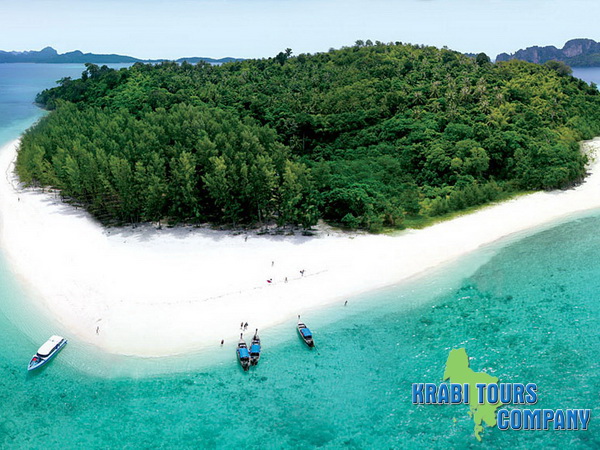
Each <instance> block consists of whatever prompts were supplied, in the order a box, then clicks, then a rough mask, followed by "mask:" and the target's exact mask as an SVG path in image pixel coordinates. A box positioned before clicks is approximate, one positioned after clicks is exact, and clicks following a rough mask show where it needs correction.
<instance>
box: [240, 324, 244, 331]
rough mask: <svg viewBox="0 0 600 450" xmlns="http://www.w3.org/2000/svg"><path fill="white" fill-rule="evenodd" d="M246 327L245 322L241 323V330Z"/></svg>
mask: <svg viewBox="0 0 600 450" xmlns="http://www.w3.org/2000/svg"><path fill="white" fill-rule="evenodd" d="M243 329H244V322H242V323H240V330H243Z"/></svg>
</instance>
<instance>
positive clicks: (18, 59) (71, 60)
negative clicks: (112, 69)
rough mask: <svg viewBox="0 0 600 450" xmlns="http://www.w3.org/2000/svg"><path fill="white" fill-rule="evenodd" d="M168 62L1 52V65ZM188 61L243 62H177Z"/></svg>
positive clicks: (52, 51) (52, 52)
mask: <svg viewBox="0 0 600 450" xmlns="http://www.w3.org/2000/svg"><path fill="white" fill-rule="evenodd" d="M162 61H167V60H166V59H155V60H149V59H139V58H134V57H132V56H124V55H114V54H110V55H103V54H96V53H83V52H81V51H79V50H75V51H73V52H67V53H58V52H57V51H56V50H55V49H53V48H52V47H46V48H44V49H42V50H40V51H35V50H34V51H25V52H15V51H11V52H6V51H2V50H0V63H38V64H85V63H93V64H117V63H132V64H133V63H136V62H141V63H153V62H154V63H158V62H162ZM184 61H187V62H189V63H191V64H195V63H197V62H199V61H205V62H207V63H211V64H223V63H227V62H232V61H242V59H240V58H220V59H214V58H206V57H200V56H193V57H184V58H179V59H177V60H176V62H184Z"/></svg>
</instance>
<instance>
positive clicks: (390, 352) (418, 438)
mask: <svg viewBox="0 0 600 450" xmlns="http://www.w3.org/2000/svg"><path fill="white" fill-rule="evenodd" d="M82 69H83V67H82V66H78V65H72V66H70V65H69V66H67V65H33V64H32V65H27V64H19V65H9V64H0V143H1V144H4V143H6V142H8V141H9V140H11V139H14V138H16V137H18V136H19V134H20V133H22V132H23V130H24V129H26V128H27V127H28V126H30V125H31V124H32V123H34V122H35V120H36V119H37V118H39V117H40V116H41V115H42V114H43V113H42V111H40V110H39V109H37V108H36V107H35V106H34V105H33V104H32V102H33V99H34V97H35V94H36V93H37V92H39V91H40V90H41V89H43V88H46V87H50V86H52V85H53V83H54V81H56V80H58V79H60V78H62V77H64V76H77V75H78V74H79V73H80V72H81V71H82ZM596 70H598V69H596ZM588 72H589V71H588ZM595 76H596V80H598V81H597V82H599V84H600V72H596V75H595ZM589 81H592V80H589ZM2 213H3V212H2V211H0V214H2ZM599 230H600V211H595V212H590V213H587V214H584V215H578V216H573V217H570V218H569V219H568V220H563V221H562V222H561V223H555V224H549V225H548V226H545V227H543V228H540V229H538V230H535V231H532V232H529V233H525V234H520V235H518V236H513V237H511V238H510V239H506V240H504V241H502V242H497V243H495V244H493V245H490V246H487V247H485V248H483V249H481V250H479V251H478V252H476V253H473V254H471V255H469V256H468V257H466V258H463V259H462V260H459V261H456V262H455V263H454V264H452V265H449V266H445V267H441V268H438V269H436V270H435V271H431V272H428V273H426V274H424V275H423V276H422V277H420V278H418V279H415V280H413V281H411V283H408V284H405V285H402V286H396V287H392V288H389V289H386V290H381V291H377V292H372V293H370V294H368V295H363V296H361V297H357V298H352V299H349V303H348V306H346V307H344V306H343V305H335V306H332V307H330V308H327V309H325V310H322V311H312V312H309V313H308V314H305V316H304V318H305V320H306V321H307V323H308V324H309V325H310V326H311V328H312V329H313V332H314V335H315V339H316V341H317V350H315V351H309V350H308V349H307V348H305V347H304V346H303V344H302V343H301V342H300V341H299V339H298V338H297V336H296V333H295V328H294V326H295V324H294V323H288V324H284V325H282V326H280V327H277V328H274V329H270V330H265V331H264V332H263V333H262V335H261V337H262V339H263V345H264V350H263V351H264V353H263V357H262V358H261V362H260V364H259V366H258V367H256V368H255V370H252V371H251V372H249V373H244V372H242V371H241V370H240V369H239V367H238V365H237V362H236V360H235V354H234V351H233V347H231V346H225V347H224V348H222V349H217V350H215V351H214V352H212V353H209V354H191V355H187V356H181V357H173V358H159V359H140V358H127V357H116V356H111V355H107V354H102V353H100V352H99V351H97V350H95V349H94V348H90V347H89V346H86V345H85V344H83V343H80V342H77V340H76V339H71V340H70V343H69V345H68V346H67V347H66V348H65V349H64V350H63V351H62V352H61V354H60V355H58V357H57V358H56V359H55V360H54V361H53V362H52V363H51V364H49V365H48V366H46V367H45V368H43V369H41V370H40V371H39V372H37V373H35V374H33V375H28V374H27V371H26V366H27V363H28V361H29V358H30V357H31V355H32V354H33V353H34V352H35V351H36V350H37V348H38V347H39V345H40V344H41V343H42V342H43V341H44V340H45V339H46V338H47V337H48V336H49V335H50V334H52V333H58V334H63V335H65V336H67V337H69V330H66V329H63V328H62V327H61V325H60V324H56V323H53V322H52V321H51V320H50V319H49V318H48V315H47V314H45V313H44V311H42V310H38V309H36V308H37V307H36V306H34V305H35V304H36V301H35V295H36V294H35V292H30V291H26V289H25V287H24V286H22V285H21V283H20V281H19V280H18V279H17V278H16V277H15V275H14V274H13V273H11V271H10V269H9V267H8V266H7V264H6V262H5V260H4V258H3V255H2V254H1V253H0V294H1V295H0V342H3V343H4V345H3V346H2V352H1V353H0V405H1V408H0V448H10V449H12V448H27V449H29V448H49V449H57V448H86V449H96V448H98V449H100V448H102V449H104V448H177V449H180V448H231V449H234V448H235V449H239V448H251V449H271V448H273V449H275V448H303V449H307V448H308V449H310V448H327V449H337V448H349V449H389V448H402V449H404V448H406V449H428V448H435V449H438V448H439V449H446V448H486V449H487V448H490V449H491V448H517V449H520V448H523V449H530V448H559V447H562V448H569V449H571V448H573V449H597V448H600V422H599V421H598V420H599V418H598V417H599V413H600V408H599V407H598V403H599V400H600V398H599V392H600V356H599V355H600V333H599V324H600V233H599V232H598V231H599ZM461 347H464V348H466V350H467V352H468V354H469V355H470V356H471V368H472V369H473V370H475V371H485V372H487V373H489V374H491V375H493V376H496V377H498V378H499V379H500V381H501V382H523V383H530V382H531V383H537V384H538V392H539V402H538V405H537V406H538V407H541V408H552V409H561V408H562V409H565V408H591V409H592V419H591V422H590V429H589V430H588V431H572V432H570V431H562V432H558V431H557V432H554V431H500V430H499V429H497V428H486V430H485V431H484V433H483V442H482V443H479V442H478V441H477V440H475V437H474V435H473V421H472V419H471V418H470V417H469V416H468V414H467V412H468V408H467V407H466V406H464V405H452V406H414V405H412V404H411V383H415V382H433V383H439V382H440V381H441V378H442V375H443V372H444V364H445V361H446V358H447V356H448V353H449V351H450V350H451V349H453V348H461Z"/></svg>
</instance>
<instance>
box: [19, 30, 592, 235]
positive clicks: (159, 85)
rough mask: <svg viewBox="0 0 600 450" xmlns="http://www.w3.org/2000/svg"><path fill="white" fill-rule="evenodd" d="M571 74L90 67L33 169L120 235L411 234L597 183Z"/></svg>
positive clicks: (584, 109) (410, 63) (586, 120)
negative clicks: (236, 229)
mask: <svg viewBox="0 0 600 450" xmlns="http://www.w3.org/2000/svg"><path fill="white" fill-rule="evenodd" d="M561 64H562V63H553V64H548V65H535V64H531V63H526V62H522V61H509V62H503V63H497V64H492V63H490V62H489V58H487V56H485V55H484V54H480V55H478V56H477V57H476V58H470V57H467V56H464V55H461V54H459V53H457V52H453V51H450V50H447V49H441V50H440V49H437V48H433V47H424V46H417V45H403V44H401V43H395V44H383V43H379V42H377V43H375V44H373V43H371V42H370V41H367V42H362V41H358V42H357V43H356V45H354V46H352V47H349V48H343V49H341V50H330V51H329V52H327V53H319V54H314V55H308V54H301V55H298V56H292V53H291V50H289V49H288V50H286V51H285V52H281V53H280V54H278V55H277V56H276V57H274V58H268V59H259V60H245V61H239V62H234V63H228V64H223V65H221V66H213V65H209V64H206V63H199V64H197V65H190V64H187V63H183V64H176V63H161V64H157V65H150V64H147V65H145V64H135V65H134V66H132V67H131V68H129V69H121V70H112V69H109V68H107V67H105V66H104V67H98V66H95V65H92V64H88V65H87V68H86V70H85V72H84V73H83V75H82V78H81V79H78V80H72V79H69V78H65V79H62V80H60V81H59V85H58V86H57V87H55V88H53V89H50V90H46V91H44V92H42V93H41V94H40V95H39V96H38V99H37V101H38V102H39V103H40V104H42V105H44V106H45V107H47V108H48V109H50V110H52V112H51V113H50V114H48V115H47V116H46V117H44V118H43V119H42V120H41V121H40V122H39V123H38V124H37V125H36V126H35V127H33V128H32V129H30V130H29V131H27V133H26V134H25V135H24V137H23V140H22V144H21V149H20V151H19V154H18V159H17V171H18V174H19V175H20V177H21V179H22V180H23V181H24V182H26V183H29V184H35V185H41V186H52V187H55V188H58V189H60V190H61V191H62V194H63V196H64V197H65V198H68V199H70V200H72V201H76V202H79V203H80V204H83V205H84V206H85V207H86V208H88V210H89V211H90V212H91V213H92V214H94V215H95V216H96V217H98V218H99V219H100V220H102V221H103V222H104V223H128V222H138V221H158V220H168V221H169V222H170V223H176V222H186V223H203V222H211V223H220V224H233V225H234V226H240V225H253V224H257V223H274V222H276V223H278V224H279V225H284V224H298V225H302V226H305V227H308V226H311V225H313V224H315V223H316V222H317V220H318V219H320V218H323V219H325V220H327V221H329V222H330V223H333V224H339V225H343V226H346V227H350V228H365V229H369V230H371V231H378V230H381V229H382V228H383V227H399V226H402V223H403V220H404V219H405V218H406V217H433V216H439V215H442V214H445V213H448V212H452V211H458V210H462V209H465V208H468V207H470V206H475V205H479V204H484V203H486V202H489V201H492V200H495V199H498V198H499V197H505V196H506V195H508V194H511V193H514V192H517V191H522V190H531V189H550V188H561V187H566V186H569V185H571V184H573V183H574V182H577V181H580V180H581V179H582V178H583V176H584V175H585V168H584V166H585V163H586V157H585V156H584V155H582V154H581V153H580V151H579V146H578V141H580V140H581V139H588V138H591V137H592V136H595V135H600V93H599V92H598V90H597V89H595V88H594V87H590V86H588V85H587V84H586V83H584V82H583V81H581V80H578V79H575V78H573V77H571V76H570V75H569V69H568V68H565V67H564V66H563V65H561Z"/></svg>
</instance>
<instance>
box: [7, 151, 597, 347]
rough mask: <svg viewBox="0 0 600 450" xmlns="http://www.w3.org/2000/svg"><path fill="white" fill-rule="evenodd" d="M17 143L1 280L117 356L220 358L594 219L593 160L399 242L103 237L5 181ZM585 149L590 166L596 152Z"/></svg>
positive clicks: (190, 230) (131, 231) (113, 233)
mask: <svg viewBox="0 0 600 450" xmlns="http://www.w3.org/2000/svg"><path fill="white" fill-rule="evenodd" d="M18 142H19V141H18V140H16V141H13V142H11V143H9V144H8V145H6V146H4V147H3V148H2V149H0V168H1V169H2V173H3V174H4V176H3V177H2V180H1V181H0V244H1V246H2V249H3V250H4V253H5V256H6V258H7V260H8V262H9V266H10V268H11V270H12V271H13V272H14V273H15V274H16V276H17V277H18V278H19V279H21V280H22V281H23V282H24V283H25V285H26V286H27V288H29V289H30V290H31V291H32V292H33V293H34V295H33V297H35V299H36V301H39V302H40V305H43V307H44V310H48V311H50V313H51V314H52V315H53V318H54V319H56V321H57V322H58V323H60V324H61V326H62V327H64V329H65V330H68V332H69V333H70V335H71V336H76V337H77V338H78V339H80V340H82V341H83V342H86V343H89V344H92V345H94V346H97V347H98V348H100V349H101V350H103V351H106V352H108V353H114V354H123V355H135V356H143V357H158V356H168V355H176V354H182V353H188V352H194V351H198V350H202V349H207V348H213V347H217V346H219V345H220V342H221V340H222V339H224V340H225V341H226V342H228V343H230V342H231V341H232V340H237V339H238V338H239V333H240V332H241V331H242V330H240V324H241V323H245V322H248V324H249V327H248V330H247V333H248V334H251V333H252V332H253V331H254V329H255V328H260V329H265V328H268V327H271V326H274V325H277V324H280V323H283V322H285V321H288V320H291V319H293V318H294V317H296V315H297V314H303V313H304V312H306V311H312V310H316V309H318V308H321V307H325V306H328V305H331V304H334V303H335V302H340V304H343V302H344V300H345V299H347V298H349V297H352V296H355V295H358V294H362V293H365V292H369V291H373V290H377V289H380V288H383V287H387V286H391V285H394V284H398V283H401V282H404V281H407V280H409V279H412V278H414V277H415V276H417V275H419V274H423V273H424V272H426V271H427V270H429V269H432V268H435V267H439V266H440V265H441V264H444V263H449V262H451V261H454V260H456V259H457V258H460V257H461V256H463V255H466V254H468V253H470V252H472V251H473V250H476V249H477V248H480V247H481V246H484V245H486V244H490V243H492V242H495V241H497V240H499V239H502V238H504V237H507V236H510V235H514V234H515V233H519V232H523V231H526V230H529V229H532V228H536V227H539V226H541V225H543V224H545V223H548V222H552V221H555V220H557V219H560V218H561V217H566V216H569V215H571V214H574V213H578V212H582V211H586V210H591V209H595V208H600V167H599V164H600V162H599V161H598V160H595V159H594V160H593V161H592V162H591V163H590V166H589V172H590V174H589V175H588V177H587V178H586V180H585V181H584V183H582V184H581V185H580V186H577V187H575V188H572V189H569V190H565V191H552V192H537V193H534V194H529V195H525V196H520V197H518V198H515V199H512V200H509V201H506V202H503V203H500V204H496V205H491V206H488V207H485V208H482V209H480V210H478V211H476V212H474V213H472V214H466V215H462V216H459V217H457V218H454V219H452V220H449V221H446V222H441V223H438V224H435V225H433V226H431V227H428V228H425V229H423V230H406V231H404V232H401V233H399V234H396V235H394V236H389V235H368V234H358V233H343V232H329V233H327V232H323V231H322V232H319V233H317V235H316V236H257V235H256V234H252V233H249V234H246V233H241V234H233V233H230V232H223V231H215V230H209V229H201V228H195V227H178V228H173V229H169V228H166V229H162V230H157V229H156V228H155V227H152V226H151V225H144V226H141V227H137V228H132V227H123V228H118V229H106V228H103V227H101V226H100V225H99V224H98V223H97V222H95V221H94V220H93V219H92V218H91V217H90V216H89V215H88V214H87V213H86V212H85V211H83V210H81V209H76V208H74V207H72V206H69V205H66V204H64V203H62V202H61V201H60V199H59V198H57V197H56V196H55V195H54V194H52V193H44V192H42V191H41V190H35V189H24V188H23V187H22V186H21V185H20V183H19V182H18V180H17V178H16V175H15V174H14V160H15V157H16V152H17V147H18ZM584 145H586V146H588V150H589V151H590V152H597V151H598V149H600V139H596V140H594V141H590V142H588V143H585V144H584ZM269 280H270V281H269ZM311 314H312V312H311ZM247 337H248V338H249V337H250V336H247Z"/></svg>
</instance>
